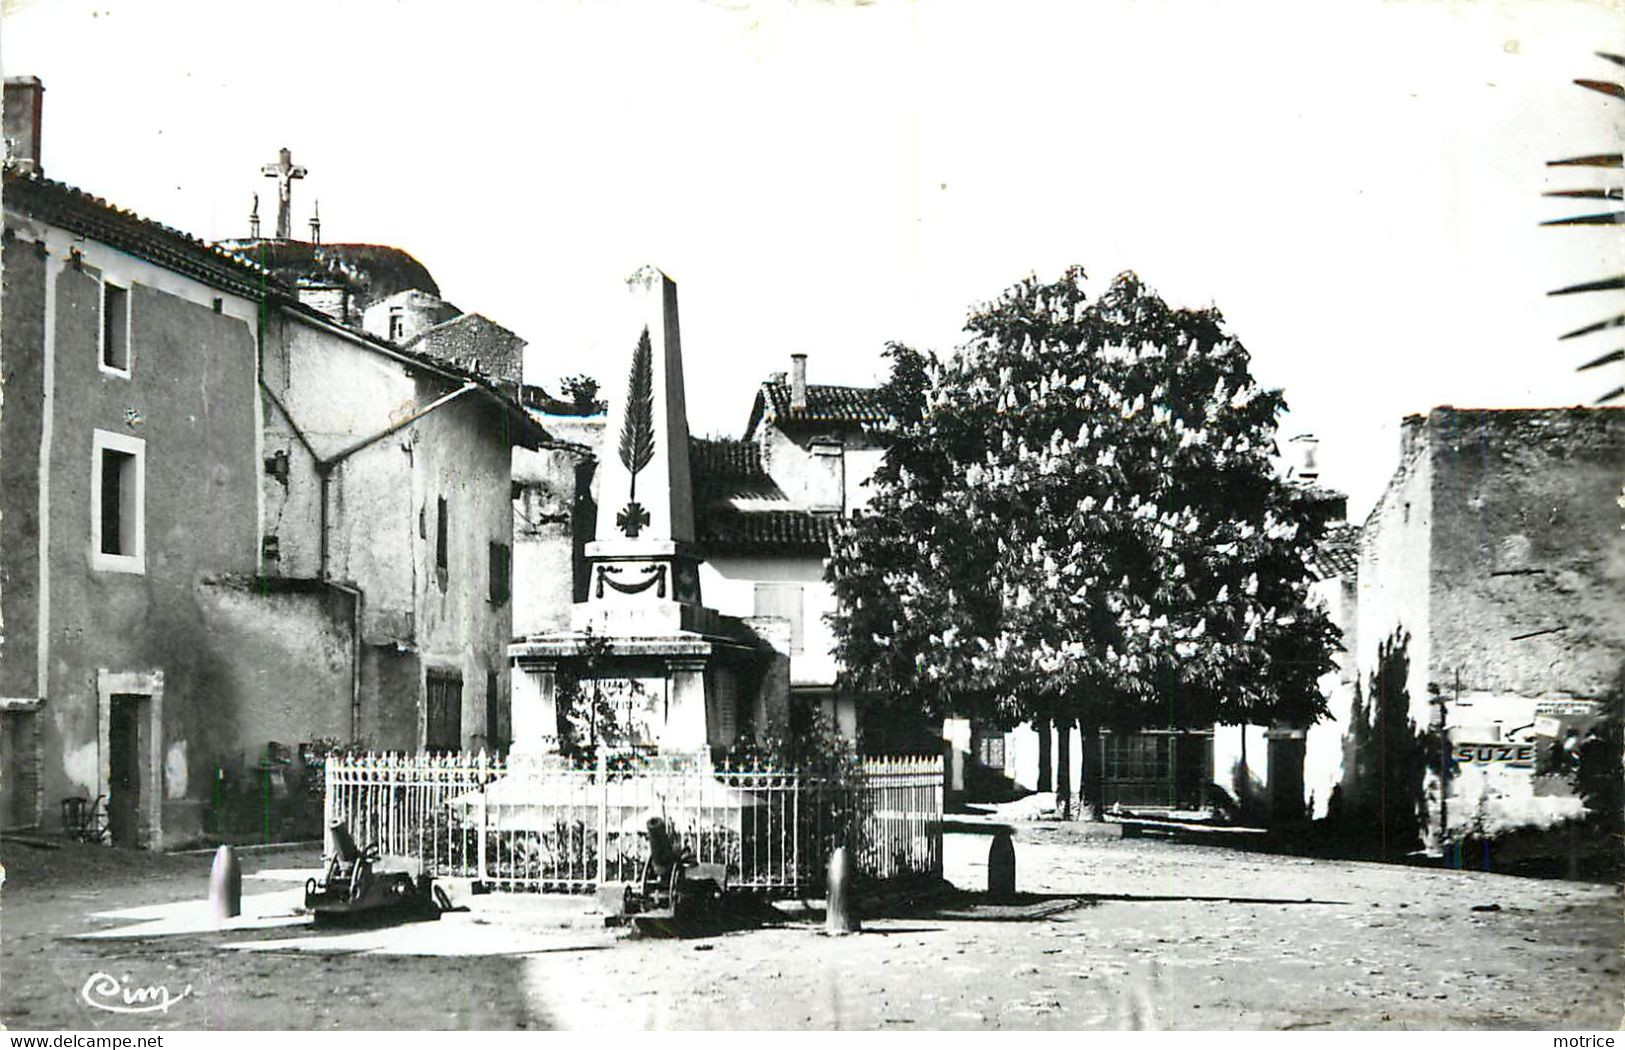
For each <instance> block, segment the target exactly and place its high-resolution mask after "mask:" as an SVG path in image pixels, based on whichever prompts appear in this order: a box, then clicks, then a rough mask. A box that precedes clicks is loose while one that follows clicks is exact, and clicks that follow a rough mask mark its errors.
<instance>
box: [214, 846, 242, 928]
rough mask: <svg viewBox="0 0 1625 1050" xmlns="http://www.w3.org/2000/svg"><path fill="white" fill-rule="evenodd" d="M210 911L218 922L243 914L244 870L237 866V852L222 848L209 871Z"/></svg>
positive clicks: (226, 847) (215, 855) (216, 853)
mask: <svg viewBox="0 0 1625 1050" xmlns="http://www.w3.org/2000/svg"><path fill="white" fill-rule="evenodd" d="M209 911H210V912H212V913H213V915H214V919H215V921H216V922H224V921H225V920H227V919H232V918H236V917H237V916H238V915H241V914H242V912H243V869H242V868H241V867H239V866H238V864H237V851H236V850H235V849H233V848H232V847H230V846H221V847H220V848H219V849H218V850H215V853H214V866H213V867H212V868H210V869H209Z"/></svg>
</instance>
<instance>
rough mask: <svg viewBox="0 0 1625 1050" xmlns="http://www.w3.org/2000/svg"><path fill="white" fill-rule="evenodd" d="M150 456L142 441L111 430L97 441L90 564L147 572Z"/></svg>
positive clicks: (100, 434) (100, 432) (94, 447)
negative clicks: (147, 480) (147, 482)
mask: <svg viewBox="0 0 1625 1050" xmlns="http://www.w3.org/2000/svg"><path fill="white" fill-rule="evenodd" d="M146 454H147V443H146V442H145V441H142V440H141V439H140V438H138V437H130V436H129V435H127V434H117V433H114V432H112V431H109V430H98V431H96V432H95V434H94V437H93V439H92V442H91V477H90V564H91V568H93V569H101V570H104V571H106V572H136V573H140V572H146V571H147V556H146V540H147V537H146Z"/></svg>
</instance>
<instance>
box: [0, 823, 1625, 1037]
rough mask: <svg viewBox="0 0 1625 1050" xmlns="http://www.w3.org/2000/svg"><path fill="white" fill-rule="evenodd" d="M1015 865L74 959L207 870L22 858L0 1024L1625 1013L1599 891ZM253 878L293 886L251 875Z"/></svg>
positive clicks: (1423, 873)
mask: <svg viewBox="0 0 1625 1050" xmlns="http://www.w3.org/2000/svg"><path fill="white" fill-rule="evenodd" d="M975 830H982V829H971V830H970V831H957V832H954V833H950V834H949V835H948V836H947V842H946V852H947V875H948V877H949V879H950V880H952V881H953V882H954V883H955V884H956V885H958V886H960V887H962V888H974V887H980V886H983V885H985V878H986V871H985V862H986V857H987V847H988V844H989V842H990V841H991V840H990V839H989V838H988V837H987V836H986V835H985V834H976V833H974V831H975ZM1016 849H1017V863H1018V882H1019V886H1020V888H1021V890H1022V891H1023V893H1024V894H1025V896H1024V897H1023V898H1022V900H1020V901H1019V902H1017V903H1015V904H1010V905H1000V906H992V905H988V904H985V903H981V902H979V901H977V900H975V899H974V898H965V897H962V898H943V899H939V900H938V901H937V902H936V903H935V904H934V905H932V906H928V907H924V908H916V909H913V910H911V911H909V912H908V913H904V914H895V915H892V916H889V917H870V918H868V919H867V920H866V921H865V928H864V931H863V932H862V933H860V934H856V935H850V936H845V937H828V936H825V935H823V934H822V933H821V932H819V925H818V919H819V913H818V911H817V909H816V902H812V906H810V907H809V908H807V909H805V910H800V909H796V908H792V909H791V910H790V912H789V914H788V915H787V916H786V921H784V922H781V923H780V924H778V925H776V926H773V927H770V928H753V929H747V930H741V931H736V932H730V933H727V934H723V935H716V936H708V937H700V938H695V939H685V940H652V939H651V940H644V939H627V938H625V937H624V935H621V934H617V933H614V932H612V931H604V930H602V929H600V928H598V924H597V922H596V921H594V920H591V919H587V918H584V917H577V918H576V919H574V920H570V921H564V922H559V923H556V924H555V923H553V922H552V920H551V919H548V920H547V921H546V922H545V923H544V924H543V925H545V926H547V927H549V928H548V929H542V928H541V927H539V926H538V925H537V924H536V922H535V919H534V916H531V917H530V918H529V919H527V920H526V921H529V922H530V923H531V926H530V927H528V929H529V934H530V936H529V937H528V939H527V940H526V941H525V942H524V943H523V944H520V943H518V942H515V943H513V944H510V945H508V946H507V947H506V948H504V947H502V946H501V945H502V944H503V938H504V937H506V936H507V933H508V929H509V928H508V927H507V926H505V925H504V923H505V922H506V921H507V920H506V919H505V918H504V917H503V916H502V915H501V914H497V915H491V914H486V915H480V916H474V917H473V918H472V919H470V917H469V916H460V917H457V918H459V919H460V920H461V921H464V922H465V923H468V922H472V923H476V924H478V925H465V926H462V927H457V926H455V925H453V924H452V919H453V918H454V917H452V916H448V917H447V918H446V919H443V920H442V921H441V923H439V924H429V925H431V926H434V927H439V928H438V929H433V930H431V929H427V928H425V927H423V926H419V927H415V928H404V929H400V930H396V931H386V932H385V933H381V934H377V935H367V936H361V937H352V938H349V939H346V938H343V937H340V938H323V937H321V936H320V935H319V934H318V932H317V931H315V930H312V929H310V928H308V927H299V926H295V927H283V928H276V929H265V930H243V931H233V932H229V933H219V932H212V931H211V932H206V933H191V934H180V935H172V936H138V937H129V938H125V939H119V940H83V939H76V935H80V934H84V933H87V932H92V931H96V930H105V929H109V928H115V927H118V926H119V925H120V924H119V923H117V922H114V921H111V920H107V919H95V918H90V917H89V916H90V915H91V913H96V912H103V911H107V910H111V909H116V908H132V907H136V906H140V905H157V904H164V903H168V902H174V901H181V900H188V899H196V898H198V897H201V896H202V895H203V893H204V892H205V886H206V880H207V873H208V867H209V861H210V858H209V857H208V856H206V855H205V856H152V855H148V854H138V853H125V852H122V851H114V850H106V849H98V848H94V847H82V846H71V845H65V846H63V847H62V848H61V849H59V850H37V849H31V848H29V847H27V846H21V845H17V844H15V843H12V842H6V843H4V844H3V846H0V862H3V863H4V864H5V866H6V869H7V871H6V882H5V885H4V888H3V890H0V1021H3V1022H4V1024H5V1025H6V1026H7V1027H9V1028H13V1029H16V1028H23V1029H64V1028H66V1029H77V1030H87V1029H94V1028H107V1029H126V1028H149V1027H150V1028H182V1029H193V1028H249V1029H257V1028H276V1029H280V1028H345V1029H348V1028H401V1029H419V1028H430V1029H441V1028H475V1029H480V1028H505V1029H511V1028H742V1029H752V1028H760V1029H786V1028H819V1029H829V1028H858V1029H890V1030H898V1029H908V1028H926V1029H943V1028H960V1029H990V1028H1002V1029H1028V1028H1063V1029H1070V1028H1111V1029H1117V1028H1176V1029H1215V1028H1265V1029H1268V1028H1318V1029H1328V1028H1330V1029H1349V1028H1360V1029H1364V1028H1426V1029H1438V1028H1449V1029H1457V1028H1560V1029H1568V1030H1597V1029H1603V1028H1610V1029H1611V1028H1615V1027H1617V1026H1619V1025H1620V1023H1621V1020H1622V1017H1625V1011H1622V1006H1625V977H1622V976H1621V974H1620V969H1621V961H1620V949H1621V945H1622V944H1625V911H1622V904H1621V898H1620V897H1619V896H1618V895H1617V893H1616V892H1615V890H1614V888H1613V887H1611V886H1598V885H1590V884H1584V883H1565V882H1555V881H1541V880H1533V879H1521V878H1514V877H1510V876H1504V875H1490V874H1483V873H1474V872H1452V871H1437V870H1423V869H1416V868H1403V867H1395V866H1384V865H1376V864H1360V863H1349V862H1339V861H1327V860H1318V859H1316V860H1311V859H1305V858H1293V857H1278V856H1271V855H1264V854H1256V853H1245V852H1237V851H1232V850H1227V849H1222V848H1216V847H1209V846H1191V845H1176V844H1172V843H1169V842H1164V841H1157V840H1140V839H1131V840H1123V839H1118V838H1114V837H1102V836H1101V835H1100V833H1099V829H1098V828H1092V827H1091V826H1089V825H1055V824H1037V823H1034V824H1022V825H1020V826H1019V827H1018V829H1017V836H1016ZM316 860H317V857H316V852H315V851H314V850H305V851H291V852H290V851H280V852H256V853H245V854H243V869H244V873H245V882H244V892H245V894H253V893H260V892H264V891H266V890H283V891H287V890H290V889H293V888H295V887H296V886H297V883H296V882H293V881H291V880H292V879H293V878H294V877H295V876H294V875H293V874H291V873H289V870H290V869H300V868H308V867H313V866H314V865H315V863H316ZM265 872H272V873H273V874H277V875H278V877H279V878H282V879H284V881H271V880H265V879H259V878H256V877H255V876H256V874H257V873H265ZM124 925H126V926H127V925H128V922H127V921H126V923H125V924H124ZM555 925H556V926H557V929H552V928H551V927H552V926H555ZM459 930H462V931H466V932H469V933H473V932H476V931H478V932H480V934H481V937H483V938H484V940H480V939H478V938H470V937H465V936H464V935H463V933H460V932H459ZM448 940H451V941H455V942H457V943H456V944H455V945H452V946H448V943H447V942H448ZM493 943H494V944H496V945H497V947H490V945H491V944H493ZM232 946H235V947H232ZM245 948H247V949H255V950H244V949H245ZM417 951H424V952H438V953H440V954H430V955H417V954H412V953H413V952H417ZM461 952H476V953H481V952H484V953H488V954H459V953H461ZM96 972H103V973H107V974H110V975H112V976H114V977H116V978H118V979H119V980H120V981H121V982H124V983H125V984H127V985H131V986H156V985H163V986H165V987H167V988H169V989H170V991H171V994H178V993H179V992H180V991H181V990H182V989H184V988H185V987H186V986H188V985H190V986H191V989H192V991H191V993H190V994H189V995H188V996H187V997H186V998H184V999H182V1000H179V1001H177V1002H175V1003H174V1005H173V1006H172V1007H171V1008H170V1009H169V1010H168V1011H158V1012H152V1013H146V1014H140V1015H125V1014H113V1013H106V1012H102V1011H99V1010H96V1009H93V1008H91V1007H90V1006H88V1005H86V1003H85V1002H84V1001H83V999H82V997H81V991H82V989H83V988H84V985H85V982H86V980H87V979H88V978H89V977H90V975H91V974H93V973H96Z"/></svg>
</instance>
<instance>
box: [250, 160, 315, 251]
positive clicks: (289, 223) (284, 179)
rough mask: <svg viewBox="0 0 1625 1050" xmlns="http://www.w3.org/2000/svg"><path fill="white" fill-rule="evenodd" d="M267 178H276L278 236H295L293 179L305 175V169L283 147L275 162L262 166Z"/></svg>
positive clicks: (280, 238)
mask: <svg viewBox="0 0 1625 1050" xmlns="http://www.w3.org/2000/svg"><path fill="white" fill-rule="evenodd" d="M260 172H261V173H262V174H264V175H265V177H266V178H274V179H276V197H277V205H276V236H277V240H281V241H285V240H287V239H288V238H290V237H292V236H293V180H294V179H302V178H304V177H305V174H306V172H305V169H304V168H302V167H300V166H298V165H296V164H295V163H294V162H293V153H292V151H290V150H289V149H288V147H286V146H284V147H282V150H281V151H280V152H279V153H278V154H277V161H276V163H275V164H267V165H265V166H264V167H262V168H260Z"/></svg>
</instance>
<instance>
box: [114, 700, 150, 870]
mask: <svg viewBox="0 0 1625 1050" xmlns="http://www.w3.org/2000/svg"><path fill="white" fill-rule="evenodd" d="M150 703H151V698H149V697H146V696H140V695H137V694H134V693H115V694H113V702H112V705H111V710H110V711H109V712H108V727H107V736H108V749H107V829H108V832H109V833H110V834H111V836H112V839H113V845H115V846H137V845H141V844H142V843H143V841H144V839H145V835H144V834H143V833H144V832H145V831H146V829H145V828H143V827H142V826H141V825H142V821H141V814H142V805H141V803H142V797H141V796H142V794H143V790H142V788H143V786H144V785H145V784H146V781H147V769H146V761H145V756H146V754H147V752H148V751H149V750H151V747H150V742H149V741H148V740H147V739H146V737H147V732H148V726H149V722H150V718H149V717H148V716H147V708H148V705H149V704H150Z"/></svg>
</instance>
